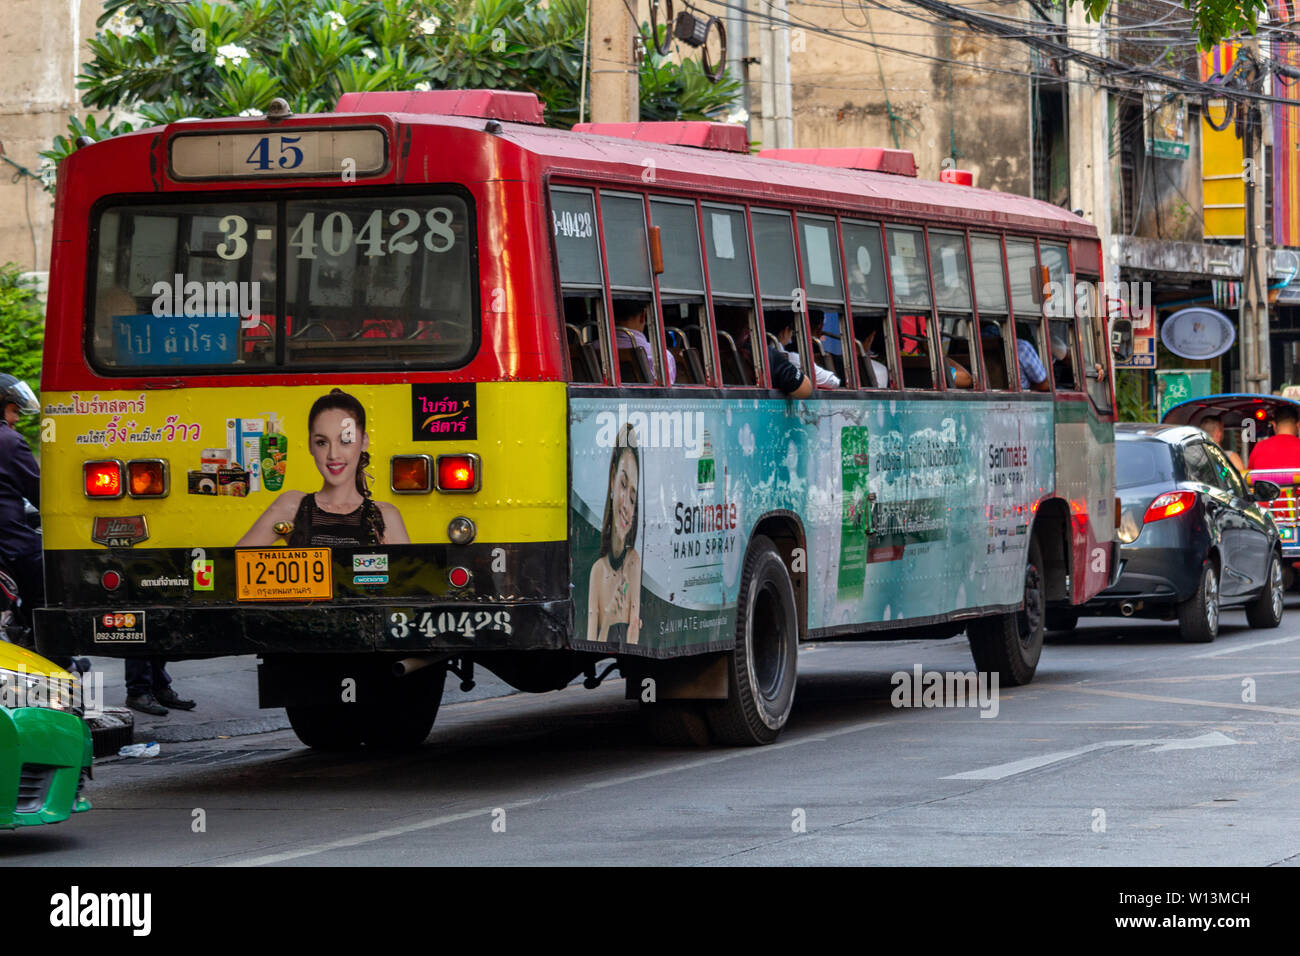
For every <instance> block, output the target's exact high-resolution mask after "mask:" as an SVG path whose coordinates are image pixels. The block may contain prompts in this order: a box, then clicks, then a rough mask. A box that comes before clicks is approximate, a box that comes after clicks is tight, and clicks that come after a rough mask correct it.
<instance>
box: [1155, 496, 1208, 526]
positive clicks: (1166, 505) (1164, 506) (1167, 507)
mask: <svg viewBox="0 0 1300 956" xmlns="http://www.w3.org/2000/svg"><path fill="white" fill-rule="evenodd" d="M1194 504H1196V492H1194V491H1166V492H1165V493H1164V494H1163V495H1160V497H1158V498H1156V500H1155V501H1153V502H1151V504H1149V505H1147V513H1146V515H1145V516H1144V517H1143V518H1142V523H1143V524H1149V523H1151V522H1152V521H1159V520H1160V519H1161V518H1172V517H1173V516H1174V515H1180V514H1182V513H1183V512H1184V511H1188V510H1190V509H1191V507H1192V505H1194Z"/></svg>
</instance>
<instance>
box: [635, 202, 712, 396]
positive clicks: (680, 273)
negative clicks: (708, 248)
mask: <svg viewBox="0 0 1300 956" xmlns="http://www.w3.org/2000/svg"><path fill="white" fill-rule="evenodd" d="M650 218H651V220H652V222H653V224H654V225H655V226H658V227H659V232H660V236H661V237H662V242H661V245H662V248H663V265H664V271H663V272H662V273H660V275H659V301H660V303H661V304H662V306H663V321H664V339H665V344H666V345H667V346H668V354H669V356H671V358H672V361H671V362H670V363H669V364H670V366H671V367H675V369H676V378H675V381H674V383H673V384H676V385H708V384H710V383H711V380H712V378H713V373H712V368H713V358H712V355H711V354H710V351H709V346H710V342H709V336H708V314H707V311H706V309H705V306H704V267H703V263H702V260H701V257H700V226H699V219H698V218H697V217H696V213H695V204H694V203H693V202H683V201H681V200H671V199H651V200H650Z"/></svg>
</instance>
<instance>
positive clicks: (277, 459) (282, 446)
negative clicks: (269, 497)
mask: <svg viewBox="0 0 1300 956" xmlns="http://www.w3.org/2000/svg"><path fill="white" fill-rule="evenodd" d="M261 450H262V454H261V459H262V485H263V486H264V487H265V488H266V490H267V491H279V490H280V489H281V488H283V487H284V470H285V465H286V463H287V459H288V453H289V436H288V435H286V434H284V432H282V431H280V422H279V420H278V419H277V418H276V417H275V414H274V413H272V414H270V415H268V416H267V420H266V431H265V432H263V433H262V449H261Z"/></svg>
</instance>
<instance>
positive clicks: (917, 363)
mask: <svg viewBox="0 0 1300 956" xmlns="http://www.w3.org/2000/svg"><path fill="white" fill-rule="evenodd" d="M885 242H886V249H887V251H888V254H889V277H890V280H891V281H892V283H893V286H894V304H895V308H896V309H897V322H898V359H899V365H900V366H901V367H902V368H901V370H902V373H903V387H904V388H934V387H935V384H934V378H935V368H936V363H935V360H934V359H935V356H934V348H933V343H932V342H931V340H930V324H931V323H930V278H929V273H928V269H927V266H926V260H925V235H924V234H923V233H922V232H921V230H920V229H912V228H904V227H901V226H887V227H886V228H885Z"/></svg>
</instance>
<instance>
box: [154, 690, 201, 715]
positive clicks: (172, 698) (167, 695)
mask: <svg viewBox="0 0 1300 956" xmlns="http://www.w3.org/2000/svg"><path fill="white" fill-rule="evenodd" d="M154 697H155V698H156V699H157V701H158V703H160V704H162V705H164V706H166V707H174V708H176V709H177V710H193V709H194V708H195V706H196V705H195V703H194V701H192V700H184V699H182V698H181V697H180V695H179V694H177V693H176V691H174V690H172V689H171V688H170V687H168V688H167V689H166V690H160V691H157V692H155V694H154Z"/></svg>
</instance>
